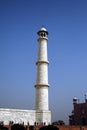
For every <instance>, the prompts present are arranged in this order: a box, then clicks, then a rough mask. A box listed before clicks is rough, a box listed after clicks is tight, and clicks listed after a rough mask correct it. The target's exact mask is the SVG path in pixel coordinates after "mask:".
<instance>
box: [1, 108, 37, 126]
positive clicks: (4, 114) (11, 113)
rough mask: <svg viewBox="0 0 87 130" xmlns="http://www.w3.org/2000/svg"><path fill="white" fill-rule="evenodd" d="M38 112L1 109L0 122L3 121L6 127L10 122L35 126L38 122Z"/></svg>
mask: <svg viewBox="0 0 87 130" xmlns="http://www.w3.org/2000/svg"><path fill="white" fill-rule="evenodd" d="M35 117H36V111H34V110H21V109H3V108H2V109H1V108H0V122H1V121H3V122H4V124H5V125H8V124H9V122H13V123H16V124H17V123H20V124H22V123H24V124H25V125H27V124H28V123H29V124H31V125H34V123H35V120H36V118H35Z"/></svg>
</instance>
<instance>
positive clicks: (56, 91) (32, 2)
mask: <svg viewBox="0 0 87 130" xmlns="http://www.w3.org/2000/svg"><path fill="white" fill-rule="evenodd" d="M42 25H44V26H45V27H46V28H47V30H48V32H49V35H48V38H49V42H48V59H49V61H50V64H49V84H50V88H49V106H50V110H51V111H52V121H56V120H59V119H61V120H64V121H65V122H66V123H67V122H68V115H69V114H70V113H71V111H72V109H73V106H72V99H73V97H74V96H76V97H77V98H79V99H80V102H84V95H85V94H87V0H51V1H50V0H44V1H42V0H0V107H1V108H18V109H34V107H35V88H34V85H35V83H36V65H35V62H36V61H37V50H38V43H37V38H38V36H37V31H38V30H39V29H40V28H41V26H42Z"/></svg>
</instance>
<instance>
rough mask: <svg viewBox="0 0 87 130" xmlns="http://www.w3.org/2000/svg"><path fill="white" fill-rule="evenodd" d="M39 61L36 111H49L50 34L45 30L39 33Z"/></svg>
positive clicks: (37, 63) (42, 29)
mask: <svg viewBox="0 0 87 130" xmlns="http://www.w3.org/2000/svg"><path fill="white" fill-rule="evenodd" d="M37 34H38V36H39V38H38V44H39V45H38V60H37V62H36V65H37V79H36V85H35V86H36V110H49V102H48V88H49V84H48V64H49V61H48V56H47V42H48V38H47V35H48V32H47V30H46V29H45V28H41V29H40V31H38V33H37Z"/></svg>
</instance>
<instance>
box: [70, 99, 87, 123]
mask: <svg viewBox="0 0 87 130" xmlns="http://www.w3.org/2000/svg"><path fill="white" fill-rule="evenodd" d="M73 107H74V109H73V111H72V114H71V115H70V116H69V124H70V125H87V99H86V98H85V102H83V103H79V102H78V99H77V98H76V97H75V98H74V99H73Z"/></svg>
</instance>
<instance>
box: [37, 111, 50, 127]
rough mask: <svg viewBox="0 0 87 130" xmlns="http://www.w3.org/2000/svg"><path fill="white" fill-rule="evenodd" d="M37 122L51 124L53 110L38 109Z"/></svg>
mask: <svg viewBox="0 0 87 130" xmlns="http://www.w3.org/2000/svg"><path fill="white" fill-rule="evenodd" d="M36 123H38V124H44V125H49V124H51V111H41V110H36Z"/></svg>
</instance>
